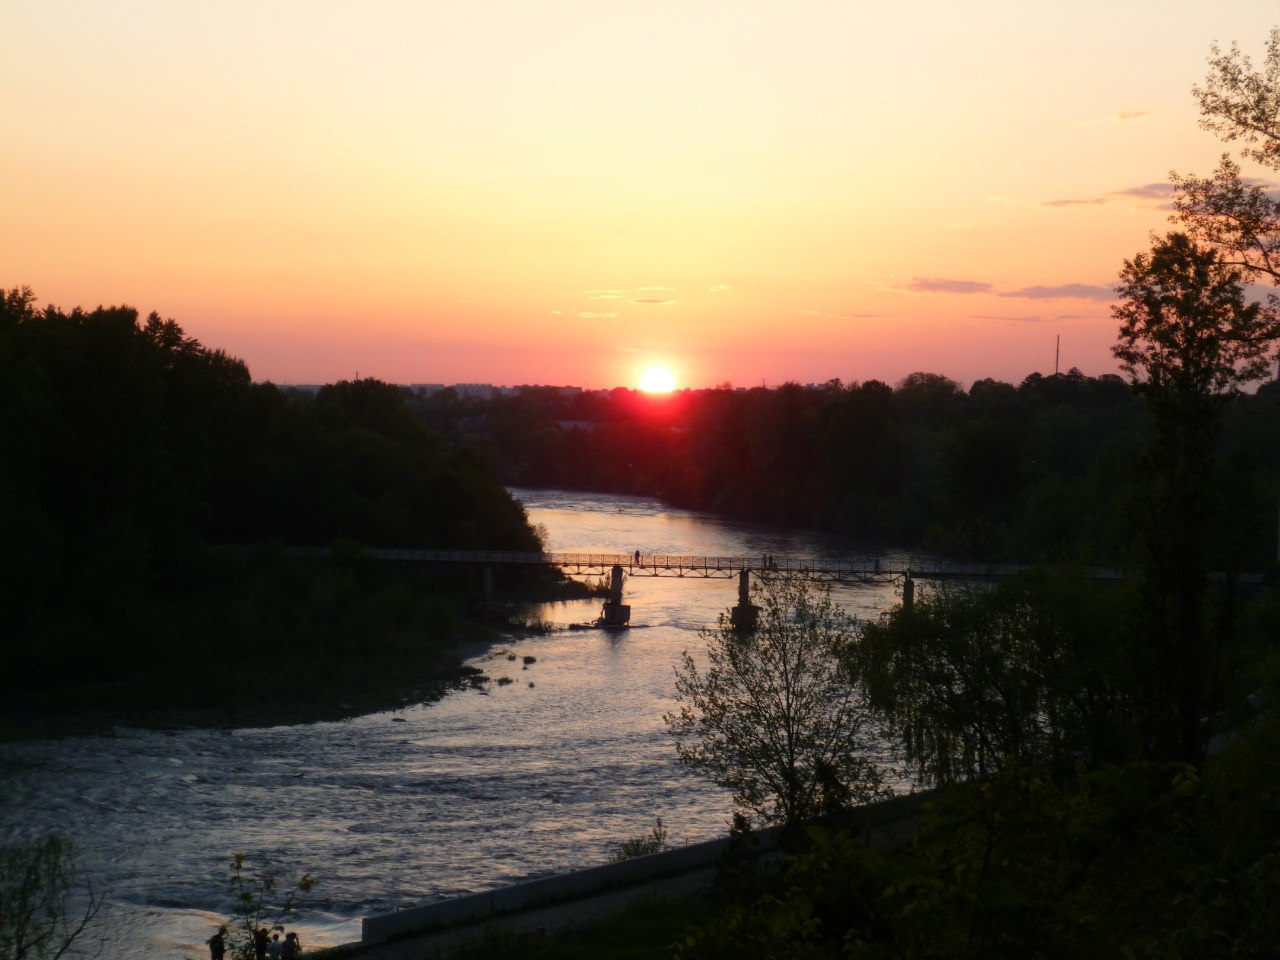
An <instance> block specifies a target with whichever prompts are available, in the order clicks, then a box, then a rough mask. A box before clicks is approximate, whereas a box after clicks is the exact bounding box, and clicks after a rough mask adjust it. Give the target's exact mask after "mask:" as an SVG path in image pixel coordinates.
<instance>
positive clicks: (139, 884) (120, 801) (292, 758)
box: [0, 490, 898, 960]
mask: <svg viewBox="0 0 1280 960" xmlns="http://www.w3.org/2000/svg"><path fill="white" fill-rule="evenodd" d="M515 493H516V495H517V496H519V497H520V498H521V499H522V500H523V501H524V503H525V506H526V508H527V510H528V513H529V517H530V520H531V521H532V522H533V523H535V524H540V525H542V527H544V528H545V531H546V534H547V538H548V544H547V545H548V547H549V548H550V549H551V550H554V551H573V552H617V553H629V552H632V551H634V550H637V549H638V550H640V551H641V552H642V553H646V554H650V553H652V554H683V555H689V554H695V555H711V556H716V555H719V556H760V555H763V554H766V553H768V554H774V555H776V556H779V557H817V556H826V557H871V556H881V557H884V558H894V557H896V556H898V555H897V554H894V553H889V552H880V551H878V550H875V549H874V548H872V547H871V546H869V545H856V544H848V543H839V542H837V541H834V540H828V539H825V538H823V537H822V536H820V535H818V534H815V533H813V532H809V531H797V530H791V529H787V528H776V527H765V526H759V525H752V524H744V523H734V522H728V521H724V520H720V519H716V518H713V517H708V516H705V515H699V514H694V513H690V512H687V511H682V510H675V509H671V508H668V507H665V506H663V505H662V504H660V503H658V502H656V501H653V500H649V499H643V498H634V497H620V496H608V495H601V494H587V493H566V492H559V491H533V490H518V491H515ZM500 588H501V584H499V589H500ZM736 589H737V582H736V580H720V579H712V580H704V579H700V578H698V579H695V578H688V579H675V578H642V577H634V578H630V579H628V580H627V584H626V590H627V597H626V599H627V602H628V603H630V604H631V605H632V615H631V622H632V627H631V629H629V630H626V631H622V632H619V633H603V632H597V631H572V630H569V629H567V627H568V625H569V624H571V623H578V622H583V621H587V620H590V619H591V618H592V617H594V616H595V614H596V613H597V612H598V610H599V605H600V604H599V600H583V601H575V602H570V603H557V604H545V605H539V606H535V607H533V608H532V609H530V610H529V614H530V615H531V616H533V617H537V618H540V619H545V620H548V621H551V622H552V623H554V624H556V625H557V626H558V627H560V628H564V629H557V630H554V631H552V632H550V633H548V634H545V635H538V636H533V637H526V638H520V639H512V640H511V641H510V642H508V643H506V644H503V645H501V646H499V647H498V648H496V649H494V650H491V651H488V652H486V653H484V654H483V655H480V656H478V657H477V658H476V659H475V660H473V661H472V662H473V663H474V664H475V665H476V666H478V667H480V668H482V669H483V670H484V671H485V672H486V673H487V674H488V675H489V676H490V677H491V678H492V679H493V681H494V682H492V683H490V684H488V685H487V689H486V690H466V691H460V692H455V693H451V694H449V695H447V696H445V697H444V698H443V699H442V700H440V701H438V702H436V703H431V704H423V705H418V706H414V707H410V708H407V709H403V710H398V711H393V712H384V713H376V714H372V715H368V716H362V717H358V718H354V719H350V720H345V721H340V722H331V723H316V724H309V725H305V726H291V727H270V728H262V729H240V730H230V731H221V730H184V731H178V732H153V731H146V730H137V729H117V730H115V731H114V732H113V734H112V735H109V736H100V737H81V738H69V739H62V740H49V741H34V742H27V743H10V744H2V745H0V775H2V776H3V782H4V790H3V796H2V797H0V842H3V843H12V842H20V841H26V840H30V839H34V838H36V837H38V836H40V835H42V834H43V833H45V832H47V831H51V830H57V831H60V832H62V833H64V834H66V835H67V836H69V837H70V838H71V839H72V840H73V841H74V842H75V844H76V846H77V848H78V849H79V851H80V865H81V867H82V868H83V869H84V870H85V872H86V873H87V875H88V876H89V877H91V878H92V880H93V883H94V886H95V888H96V889H98V890H100V891H103V892H105V894H106V903H105V907H104V910H103V913H102V918H103V922H102V923H101V924H100V925H99V927H98V929H97V930H96V931H95V939H96V938H98V937H102V938H104V939H105V944H104V950H103V953H102V957H103V958H105V960H126V958H132V957H137V956H143V955H146V956H166V957H193V958H196V957H207V956H208V951H207V948H206V947H204V946H203V945H202V944H203V942H204V940H205V939H206V938H207V937H208V936H210V934H211V933H212V932H213V930H214V928H215V926H216V924H217V923H218V922H221V921H222V920H223V919H224V918H225V917H226V916H228V915H229V912H230V909H231V901H230V898H229V896H228V895H227V892H226V880H227V865H228V862H229V860H230V856H231V854H232V853H233V852H243V853H244V854H246V856H247V862H248V865H249V867H250V868H258V869H270V870H274V871H276V872H278V873H279V874H280V875H281V877H282V878H283V879H284V880H285V881H288V880H290V879H292V878H294V877H296V876H297V875H299V874H301V873H302V872H304V871H309V872H311V873H312V874H314V875H315V876H316V877H317V879H318V883H317V885H316V887H315V889H314V890H313V891H312V893H311V894H309V895H307V896H306V897H304V898H303V900H302V901H301V904H302V910H301V911H300V913H299V914H298V916H297V917H296V923H293V924H291V926H292V928H293V929H297V930H299V931H300V932H301V937H302V942H303V944H304V946H318V945H323V944H335V943H343V942H347V941H351V940H357V939H359V935H360V927H359V921H360V917H362V916H364V915H367V914H371V913H378V912H384V911H388V910H394V909H396V908H398V907H402V906H409V905H414V904H420V903H426V902H429V901H432V900H436V899H440V898H444V897H451V896H457V895H459V894H463V893H469V892H475V891H480V890H485V889H491V888H493V887H496V886H501V885H504V884H509V883H512V882H514V881H517V880H521V879H527V878H533V877H539V876H546V875H550V874H555V873H561V872H564V871H567V870H572V869H576V868H580V867H586V866H592V865H595V864H599V863H601V862H603V861H605V860H606V859H607V858H608V856H609V854H610V853H611V852H612V851H613V849H614V848H615V846H616V844H617V843H618V842H619V841H621V840H623V839H625V838H626V837H629V836H634V835H638V834H641V833H644V832H646V830H647V829H648V827H649V826H650V825H652V823H653V818H654V817H655V816H660V817H662V819H663V821H664V822H665V824H666V826H667V828H668V831H669V837H668V841H669V842H672V843H676V844H679V843H690V842H696V841H700V840H704V839H708V838H710V837H713V836H717V835H719V834H721V833H723V832H724V830H725V827H726V824H727V822H728V820H729V816H730V811H731V805H730V802H729V798H728V796H727V794H726V793H725V792H724V791H723V790H721V789H720V788H718V787H716V786H714V785H713V784H710V783H709V782H707V781H705V780H703V779H701V778H699V777H698V776H696V775H694V774H692V773H690V772H689V771H687V770H685V769H683V768H682V767H680V765H679V764H678V763H676V760H675V751H674V748H673V746H672V743H671V742H670V739H669V738H668V737H667V735H666V733H665V726H664V724H663V721H662V715H663V713H664V712H665V711H667V710H669V709H671V708H672V706H673V700H672V695H673V682H672V668H673V666H674V665H675V663H676V662H677V661H678V659H679V656H680V654H681V652H682V651H683V650H685V649H690V650H697V649H699V648H700V647H701V643H702V641H701V639H700V637H699V631H700V630H702V629H703V628H704V627H706V626H708V625H709V624H713V623H714V622H715V619H716V617H717V615H718V614H719V613H721V612H724V611H725V610H726V609H727V608H728V607H729V606H731V605H732V604H733V603H734V602H735V598H736ZM836 597H837V599H838V601H839V602H840V604H841V605H842V606H844V607H845V609H846V610H848V611H849V612H850V613H852V614H854V615H856V616H862V617H871V616H875V615H877V614H878V613H879V612H880V611H882V610H884V609H886V608H887V606H889V605H890V604H891V603H893V602H895V592H894V589H893V588H892V587H888V586H879V587H867V586H864V587H841V588H838V589H837V593H836ZM513 654H514V658H512V656H511V655H513ZM527 657H533V658H534V662H532V663H527V664H526V662H525V658H527ZM501 678H509V679H510V680H511V681H512V682H510V683H507V684H499V683H498V682H497V681H498V680H499V679H501Z"/></svg>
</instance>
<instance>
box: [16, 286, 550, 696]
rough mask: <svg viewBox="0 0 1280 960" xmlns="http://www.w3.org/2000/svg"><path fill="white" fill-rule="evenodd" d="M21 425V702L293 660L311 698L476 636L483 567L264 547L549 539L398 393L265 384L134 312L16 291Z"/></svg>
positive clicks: (238, 675)
mask: <svg viewBox="0 0 1280 960" xmlns="http://www.w3.org/2000/svg"><path fill="white" fill-rule="evenodd" d="M0 441H2V442H3V449H4V455H3V456H2V457H0V543H2V544H3V548H2V549H0V609H3V610H4V611H5V618H6V624H5V633H6V636H7V637H9V638H11V639H9V640H7V641H6V661H7V663H6V670H5V671H4V681H3V688H4V693H5V703H6V706H7V709H8V710H9V711H21V710H23V709H26V708H29V707H32V706H33V705H36V704H39V705H42V706H43V707H44V708H48V709H53V708H57V707H58V701H59V699H61V700H63V701H65V702H66V703H65V706H66V707H72V706H75V707H79V708H85V707H91V706H93V705H94V704H103V705H106V704H111V703H118V702H120V701H121V700H128V701H129V702H131V703H135V704H160V703H163V705H165V706H168V707H180V706H184V705H186V706H190V705H208V704H212V703H216V702H220V701H227V700H232V701H235V702H244V701H252V699H253V697H254V696H256V691H257V690H258V689H259V687H262V686H265V685H266V684H267V682H268V680H267V677H268V676H269V675H270V674H272V673H274V675H275V681H274V682H275V685H276V687H277V688H278V689H280V690H282V691H285V693H283V694H281V696H283V697H284V698H285V699H288V698H289V693H288V691H293V694H294V696H293V699H296V700H302V699H305V698H307V697H309V696H314V695H315V689H316V687H315V686H314V685H323V686H326V687H332V686H333V685H334V684H333V683H332V681H330V682H329V683H327V684H324V683H323V680H324V676H326V675H327V676H330V677H333V676H339V675H341V676H344V677H347V678H349V679H353V680H358V679H359V678H360V677H361V676H362V675H364V674H366V673H373V672H375V671H376V669H378V666H381V667H383V668H385V667H386V665H387V662H388V658H391V659H393V660H394V659H395V657H396V656H400V657H411V658H412V659H413V660H414V662H416V663H419V664H421V663H422V662H423V660H424V657H423V655H422V652H423V651H426V650H430V651H432V656H434V658H435V659H436V661H439V659H440V657H441V654H440V649H441V647H442V645H447V644H445V643H442V641H443V640H447V639H448V638H451V637H452V636H453V635H454V634H456V631H457V628H458V616H457V614H456V612H455V604H453V603H451V602H446V601H444V600H443V599H440V596H439V595H440V594H442V593H465V592H466V588H467V584H466V583H465V582H452V581H448V580H442V579H440V578H439V577H437V578H436V579H434V580H433V581H432V582H429V583H428V582H423V580H422V578H421V577H419V576H417V575H416V574H402V573H393V572H392V571H389V570H386V569H383V568H382V567H380V566H379V565H377V564H370V563H367V562H366V563H360V562H359V561H358V556H359V551H358V550H356V549H352V550H351V551H348V553H349V554H350V556H349V558H348V559H349V561H350V562H348V563H337V564H319V565H317V564H307V563H305V562H301V561H297V560H290V559H288V558H287V557H286V556H285V555H284V554H283V553H281V552H280V551H278V550H275V551H272V550H270V549H268V550H267V551H266V552H257V553H254V552H253V551H252V550H248V548H249V547H251V546H252V545H256V544H264V543H268V542H271V543H276V544H288V545H330V544H332V543H335V542H337V541H343V542H347V543H351V544H364V545H367V546H373V547H399V546H418V547H436V548H485V549H514V550H530V549H537V548H538V541H537V538H536V536H535V535H534V533H533V531H532V530H531V529H530V527H529V525H528V522H527V520H526V517H525V515H524V511H523V509H522V507H521V506H520V504H519V503H518V502H516V501H515V500H514V499H513V498H512V497H511V496H510V495H509V494H508V493H507V492H506V490H504V489H503V488H502V487H501V486H500V485H499V483H498V482H497V481H496V479H494V477H493V476H492V475H491V473H490V472H489V471H488V469H487V468H486V467H485V465H484V464H483V463H482V462H481V461H480V460H479V459H477V458H476V457H474V456H471V455H468V454H465V453H463V454H459V453H456V452H454V451H451V450H449V449H448V448H447V447H446V445H445V444H444V442H443V441H442V440H441V439H440V437H439V436H438V435H436V434H434V433H432V432H431V431H430V430H428V429H427V428H426V427H425V426H424V425H423V424H422V422H421V420H420V419H419V418H418V417H417V416H416V415H414V413H412V412H411V411H410V410H409V408H408V407H407V406H406V405H405V402H404V397H403V395H402V393H401V391H400V390H399V389H397V388H395V387H392V386H389V385H387V384H384V383H381V382H378V381H376V380H361V381H357V382H354V383H352V382H342V383H338V384H334V385H332V386H329V387H325V388H324V389H322V390H321V391H320V392H319V393H318V394H317V395H315V396H314V397H313V396H311V395H309V394H304V393H299V392H296V391H284V390H280V389H277V388H276V387H274V386H272V385H271V384H254V383H252V382H251V380H250V377H249V371H248V369H247V368H246V367H245V365H244V364H243V363H242V362H240V361H239V360H236V359H233V358H232V357H229V356H227V355H226V354H225V353H223V352H222V351H220V350H213V349H209V348H207V347H204V346H202V345H201V344H200V343H199V342H198V341H197V340H195V339H193V338H191V337H188V336H186V335H185V334H184V332H183V331H182V329H181V327H179V325H178V324H177V323H175V322H174V321H172V320H162V319H161V318H160V317H159V316H157V315H156V314H151V315H150V316H149V317H147V318H146V319H145V320H143V319H140V318H139V316H138V313H137V311H135V310H133V309H132V308H129V307H109V308H104V307H98V308H97V309H94V310H91V311H85V310H81V309H78V308H77V309H75V310H73V311H71V312H69V313H68V312H64V311H62V310H59V309H57V308H55V307H52V306H50V307H46V308H44V309H38V308H37V307H36V304H35V299H34V296H33V295H32V293H31V291H29V290H26V289H20V290H19V289H15V290H10V291H7V292H5V293H4V294H3V295H2V296H0ZM228 548H230V549H229V550H228ZM211 550H220V551H221V552H211ZM237 551H241V552H237ZM245 551H247V552H245ZM424 625H430V626H431V627H432V628H433V629H432V633H433V635H434V637H435V638H436V639H433V640H430V641H428V642H425V643H424V642H423V637H422V636H421V633H422V630H423V628H424ZM407 632H413V633H414V635H413V636H412V637H410V636H406V635H405V634H406V633H407ZM374 637H377V638H378V639H379V643H378V645H376V648H369V647H370V645H371V643H372V638H374ZM366 648H369V649H366ZM398 662H402V663H403V662H404V661H403V659H402V660H400V661H398ZM338 664H342V665H343V666H344V668H346V667H351V668H353V669H354V671H355V676H354V677H353V675H352V670H351V669H343V670H335V669H334V667H335V666H336V665H338ZM280 671H285V672H286V673H287V674H288V675H289V676H290V677H292V678H293V680H292V681H290V682H287V683H286V682H281V681H280V679H279V678H280ZM259 677H261V678H262V679H258V678H259ZM304 683H306V684H312V686H304V685H303V684H304ZM72 699H74V700H76V701H77V702H76V703H74V704H72V703H71V702H70V701H71V700H72Z"/></svg>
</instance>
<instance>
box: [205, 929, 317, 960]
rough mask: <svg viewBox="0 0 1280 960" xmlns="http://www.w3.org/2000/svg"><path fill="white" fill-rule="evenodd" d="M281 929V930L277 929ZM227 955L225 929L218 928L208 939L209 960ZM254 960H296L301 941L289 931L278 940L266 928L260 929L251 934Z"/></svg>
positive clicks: (300, 948)
mask: <svg viewBox="0 0 1280 960" xmlns="http://www.w3.org/2000/svg"><path fill="white" fill-rule="evenodd" d="M277 929H283V928H277ZM226 954H227V928H226V927H219V928H218V932H217V933H215V934H214V935H213V936H212V937H210V938H209V957H210V960H223V958H224V957H225V956H226ZM253 956H254V960H297V958H299V957H301V956H302V941H301V940H299V939H298V935H297V934H296V933H294V932H293V931H292V930H290V931H289V932H288V933H286V934H285V935H284V939H283V940H281V939H280V934H278V933H269V932H268V931H267V928H266V927H260V928H258V930H256V931H255V932H254V934H253Z"/></svg>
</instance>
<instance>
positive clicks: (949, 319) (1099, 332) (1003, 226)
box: [0, 0, 1280, 387]
mask: <svg viewBox="0 0 1280 960" xmlns="http://www.w3.org/2000/svg"><path fill="white" fill-rule="evenodd" d="M1276 23H1280V6H1278V5H1277V4H1276V2H1275V0H1231V2H1228V3H1223V4H1208V3H1205V2H1203V0H1197V2H1186V0H1158V2H1157V0H1140V2H1138V0H1080V2H1076V3H1072V4H1067V3H1053V4H1050V3H1036V2H1032V0H1001V2H989V0H969V2H963V3H962V2H956V0H945V2H944V0H936V2H924V0H899V2H895V3H890V2H887V0H841V2H836V0H793V2H789V3H783V2H774V0H767V2H752V0H733V2H727V0H726V2H719V0H717V2H710V0H680V2H671V0H646V2H644V3H632V2H610V0H539V2H536V3H535V2H532V0H524V2H497V0H468V2H449V3H445V2H424V0H416V2H411V3H410V2H404V3H401V2H364V3H358V4H357V3H354V2H351V3H348V2H328V0H308V2H294V3H285V2H272V0H253V2H236V0H222V2H220V3H217V4H192V3H182V2H178V3H175V2H173V0H165V2H159V0H157V2H139V0H113V2H109V3H106V2H101V0H85V2H64V0H6V2H5V3H4V4H3V6H2V7H0V30H2V31H3V35H4V37H5V41H6V43H5V48H6V49H5V55H4V57H3V58H2V59H0V104H2V105H3V115H4V119H5V122H4V124H3V127H2V129H0V138H3V146H2V147H0V284H3V286H5V287H14V286H21V285H26V286H30V287H31V288H32V289H33V290H34V292H35V294H36V296H37V299H38V300H39V301H40V302H41V303H46V302H51V303H54V304H56V305H58V306H60V307H63V308H68V309H69V308H71V307H73V306H76V305H83V306H86V307H92V306H96V305H97V304H99V303H102V304H112V303H127V304H130V305H132V306H135V307H138V308H139V309H140V310H142V311H143V312H144V313H145V312H148V311H151V310H156V311H158V312H159V313H161V314H162V315H163V316H165V317H172V318H174V319H176V320H177V321H178V322H179V323H180V324H182V326H183V327H184V328H185V329H186V330H187V332H188V333H190V334H192V335H194V336H196V337H199V338H200V339H201V340H202V341H203V342H204V343H206V344H207V345H209V346H214V347H221V348H224V349H226V350H227V351H228V352H230V353H232V354H234V355H236V356H239V357H241V358H242V359H244V360H245V361H246V362H247V363H248V364H249V367H250V370H251V371H252V373H253V375H254V377H255V379H260V380H262V379H269V380H273V381H276V382H278V383H320V382H326V381H332V380H337V379H341V378H349V377H352V376H355V375H356V373H357V371H358V373H359V375H360V376H376V377H380V378H382V379H384V380H389V381H393V382H400V383H411V382H444V383H453V382H490V383H506V384H513V383H557V384H558V383H568V384H578V385H582V386H590V387H612V386H616V385H628V386H634V385H636V384H638V382H639V378H640V375H641V371H642V370H643V369H644V368H646V367H649V366H653V365H659V366H666V367H669V368H670V369H671V370H672V371H673V372H674V375H675V378H676V382H677V384H678V385H680V386H703V385H712V384H716V383H719V382H722V381H731V382H733V383H734V384H737V385H751V384H758V383H761V382H765V383H768V384H771V385H772V384H777V383H781V382H783V381H785V380H798V381H801V382H810V381H816V382H820V381H825V380H828V379H831V378H833V377H839V378H841V379H843V380H846V381H849V380H865V379H870V378H873V377H874V378H879V379H882V380H886V381H890V382H893V381H896V380H898V379H900V378H901V377H903V376H905V375H906V374H907V373H910V372H911V371H914V370H928V371H933V372H938V373H944V374H947V375H949V376H952V377H954V378H956V379H958V380H960V381H961V382H963V383H965V384H967V383H969V382H971V381H973V380H974V379H978V378H980V377H984V376H994V377H997V378H1000V379H1006V380H1012V381H1014V382H1016V381H1018V380H1020V379H1021V378H1022V377H1023V376H1025V375H1026V374H1027V373H1030V372H1032V371H1037V370H1038V371H1042V372H1052V370H1053V362H1054V342H1055V337H1057V336H1059V335H1060V336H1061V341H1062V367H1063V369H1065V368H1067V367H1069V366H1078V367H1080V368H1081V369H1082V370H1083V371H1084V372H1085V373H1088V374H1099V373H1104V372H1110V371H1113V370H1114V369H1115V365H1114V362H1113V361H1112V359H1111V357H1110V352H1109V348H1110V345H1111V343H1112V342H1113V340H1114V336H1115V327H1116V324H1115V322H1114V321H1113V320H1112V319H1111V318H1110V314H1109V302H1110V300H1111V297H1112V288H1113V286H1114V284H1115V282H1116V275H1117V273H1118V271H1119V269H1120V267H1121V264H1122V261H1123V260H1124V259H1125V258H1126V257H1132V256H1133V255H1134V254H1135V253H1137V252H1139V251H1141V250H1144V249H1145V248H1146V247H1147V246H1148V244H1149V234H1150V233H1151V232H1152V231H1158V232H1161V233H1163V232H1164V231H1165V230H1166V229H1168V228H1169V225H1168V223H1167V220H1166V217H1167V205H1168V200H1169V188H1168V175H1169V172H1170V170H1172V169H1176V170H1178V171H1180V172H1184V173H1189V172H1196V173H1202V174H1207V173H1209V172H1211V170H1212V169H1213V167H1215V166H1216V164H1217V158H1218V156H1219V155H1220V154H1221V153H1222V151H1223V149H1224V146H1223V145H1222V144H1220V143H1219V142H1218V141H1216V140H1215V139H1214V137H1213V136H1212V135H1211V134H1209V133H1206V132H1203V131H1201V130H1200V129H1199V127H1198V125H1197V113H1196V105H1195V102H1194V100H1193V99H1192V96H1191V93H1190V88H1191V86H1192V85H1193V84H1195V83H1199V82H1201V81H1202V80H1203V78H1204V74H1205V60H1206V57H1207V55H1208V53H1209V46H1210V44H1211V43H1212V42H1213V41H1215V40H1217V41H1219V42H1220V43H1222V44H1223V45H1228V44H1229V43H1230V42H1231V41H1233V40H1236V41H1239V43H1240V45H1241V47H1242V48H1243V49H1244V50H1245V51H1246V52H1249V53H1251V54H1252V55H1253V56H1254V58H1255V61H1256V60H1260V59H1261V53H1262V49H1263V44H1264V42H1265V40H1266V36H1267V32H1268V31H1269V30H1270V28H1271V27H1272V26H1274V25H1275V24H1276ZM1246 170H1247V171H1248V172H1256V171H1252V170H1249V168H1248V167H1246Z"/></svg>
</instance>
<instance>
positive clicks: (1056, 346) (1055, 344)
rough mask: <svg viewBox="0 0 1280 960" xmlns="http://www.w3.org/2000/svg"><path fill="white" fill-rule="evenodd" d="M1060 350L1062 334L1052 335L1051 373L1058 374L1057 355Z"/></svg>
mask: <svg viewBox="0 0 1280 960" xmlns="http://www.w3.org/2000/svg"><path fill="white" fill-rule="evenodd" d="M1061 352H1062V334H1058V335H1057V336H1056V337H1054V341H1053V375H1054V376H1055V377H1056V376H1057V375H1058V355H1059V354H1060V353H1061Z"/></svg>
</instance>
